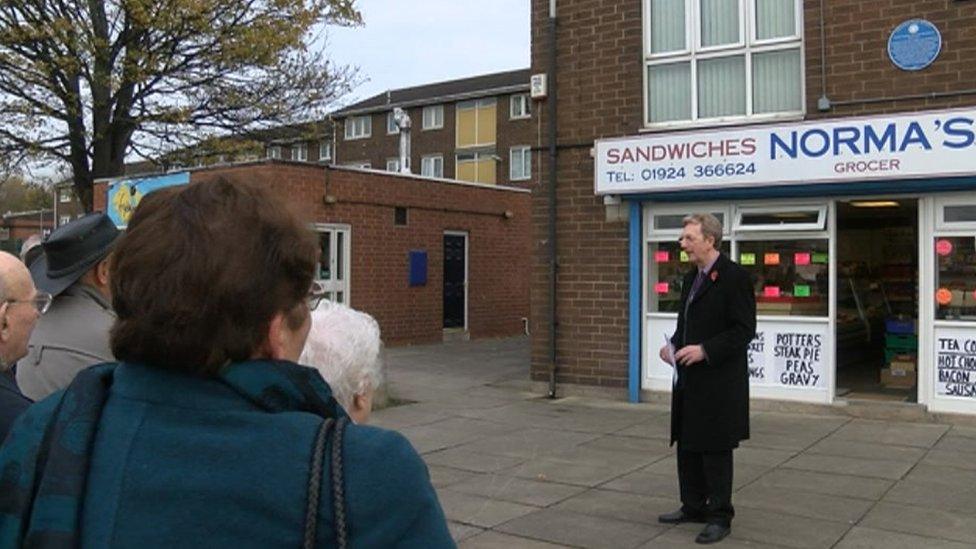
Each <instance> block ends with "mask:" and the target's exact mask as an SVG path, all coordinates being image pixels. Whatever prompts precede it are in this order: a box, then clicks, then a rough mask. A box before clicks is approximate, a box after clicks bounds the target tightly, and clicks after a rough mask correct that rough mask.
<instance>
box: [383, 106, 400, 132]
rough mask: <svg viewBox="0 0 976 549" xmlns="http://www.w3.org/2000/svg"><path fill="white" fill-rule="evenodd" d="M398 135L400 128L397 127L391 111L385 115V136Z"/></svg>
mask: <svg viewBox="0 0 976 549" xmlns="http://www.w3.org/2000/svg"><path fill="white" fill-rule="evenodd" d="M397 133H400V128H398V127H397V123H396V117H394V116H393V111H390V112H388V113H386V134H387V135H393V134H397Z"/></svg>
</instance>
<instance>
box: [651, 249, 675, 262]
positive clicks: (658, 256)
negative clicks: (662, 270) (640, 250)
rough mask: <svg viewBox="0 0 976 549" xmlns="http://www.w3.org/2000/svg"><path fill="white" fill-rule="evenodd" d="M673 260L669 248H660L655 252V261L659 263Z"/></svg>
mask: <svg viewBox="0 0 976 549" xmlns="http://www.w3.org/2000/svg"><path fill="white" fill-rule="evenodd" d="M670 260H671V254H669V253H668V251H667V250H658V251H656V252H654V261H657V262H658V263H667V262H668V261H670Z"/></svg>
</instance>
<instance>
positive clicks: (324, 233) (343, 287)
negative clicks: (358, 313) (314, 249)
mask: <svg viewBox="0 0 976 549" xmlns="http://www.w3.org/2000/svg"><path fill="white" fill-rule="evenodd" d="M316 230H317V231H318V233H319V249H320V251H321V253H320V255H319V268H318V275H317V276H316V277H315V278H316V280H318V281H320V282H321V283H322V285H323V287H324V288H325V290H326V291H327V293H326V296H325V299H327V300H329V301H332V302H335V303H344V304H348V303H349V268H350V261H349V258H350V257H351V253H350V250H349V246H350V243H349V240H350V233H349V227H348V226H347V225H317V226H316Z"/></svg>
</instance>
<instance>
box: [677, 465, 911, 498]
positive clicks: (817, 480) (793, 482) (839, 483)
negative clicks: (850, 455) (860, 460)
mask: <svg viewBox="0 0 976 549" xmlns="http://www.w3.org/2000/svg"><path fill="white" fill-rule="evenodd" d="M675 482H677V480H676V481H675ZM755 484H756V485H760V486H769V487H773V488H779V489H782V490H784V491H786V492H789V493H794V492H800V493H812V494H826V495H832V496H843V497H851V498H861V499H867V500H871V501H877V500H878V499H880V498H881V497H882V496H883V495H884V494H885V492H887V491H888V489H889V488H891V486H892V485H893V484H894V481H893V480H886V479H878V478H866V477H852V476H850V475H841V474H835V473H819V472H816V471H801V470H796V469H775V470H773V471H770V472H769V473H767V474H765V475H763V476H762V477H760V478H759V479H757V480H756V482H755ZM798 497H800V496H798Z"/></svg>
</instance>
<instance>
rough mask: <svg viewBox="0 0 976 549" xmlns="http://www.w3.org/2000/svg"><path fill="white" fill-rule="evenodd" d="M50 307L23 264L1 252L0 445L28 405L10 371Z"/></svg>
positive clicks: (23, 353) (47, 296)
mask: <svg viewBox="0 0 976 549" xmlns="http://www.w3.org/2000/svg"><path fill="white" fill-rule="evenodd" d="M50 305H51V295H50V294H47V293H44V292H38V291H37V290H36V289H34V282H33V281H31V277H30V272H28V271H27V268H26V267H25V266H24V264H23V263H21V262H20V260H19V259H17V258H16V257H14V256H12V255H10V254H8V253H7V252H0V443H2V442H3V439H4V438H6V437H7V431H9V430H10V426H11V425H12V424H13V422H14V420H15V419H17V416H19V415H20V414H21V413H22V412H23V411H24V410H26V409H27V407H28V406H30V403H31V401H30V399H28V398H27V397H25V396H24V395H22V394H21V393H20V390H19V389H18V388H17V384H16V383H14V379H13V377H12V376H11V375H10V374H11V372H10V371H9V370H10V368H12V367H13V365H14V363H15V362H17V361H18V360H20V359H21V358H23V356H24V355H26V354H27V341H28V339H30V334H31V331H33V330H34V324H36V323H37V319H38V318H39V317H40V316H41V315H42V314H44V312H45V311H47V308H48V306H50Z"/></svg>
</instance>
